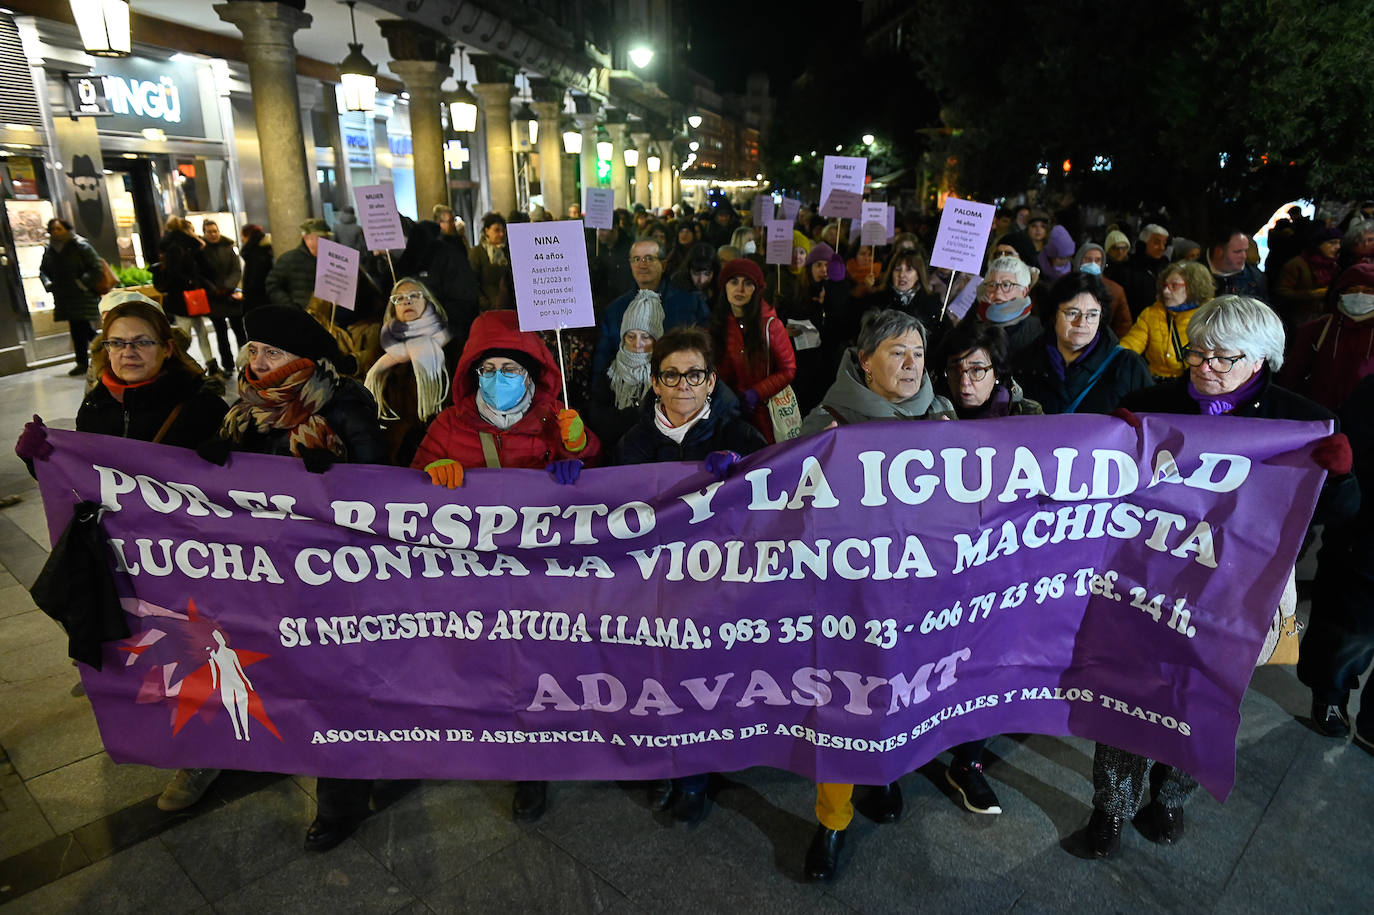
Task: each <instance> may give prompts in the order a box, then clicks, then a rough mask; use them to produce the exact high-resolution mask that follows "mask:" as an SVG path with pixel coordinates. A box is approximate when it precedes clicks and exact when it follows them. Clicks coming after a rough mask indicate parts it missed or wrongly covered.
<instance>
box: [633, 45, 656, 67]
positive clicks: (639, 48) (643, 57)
mask: <svg viewBox="0 0 1374 915" xmlns="http://www.w3.org/2000/svg"><path fill="white" fill-rule="evenodd" d="M653 59H654V49H653V48H650V47H646V46H645V45H636V46H635V47H633V48H630V63H632V64H634V65H635V66H636V67H638V68H639V69H641V70H643V69H644V68H645V67H647V66H649V62H650V61H652V60H653Z"/></svg>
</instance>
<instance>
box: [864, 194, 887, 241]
mask: <svg viewBox="0 0 1374 915" xmlns="http://www.w3.org/2000/svg"><path fill="white" fill-rule="evenodd" d="M887 210H888V205H887V204H885V203H865V204H863V205H862V206H861V207H860V208H859V220H860V223H861V225H860V228H859V244H861V245H884V244H887Z"/></svg>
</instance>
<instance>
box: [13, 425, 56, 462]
mask: <svg viewBox="0 0 1374 915" xmlns="http://www.w3.org/2000/svg"><path fill="white" fill-rule="evenodd" d="M52 450H53V449H52V442H49V441H48V427H47V426H45V425H43V418H42V417H40V416H39V415H38V414H37V413H35V414H33V422H28V423H24V431H23V432H21V433H19V441H17V442H15V443H14V453H15V454H17V455H19V457H20V458H21V459H23V460H25V461H35V460H37V461H46V460H47V459H48V455H50V454H52Z"/></svg>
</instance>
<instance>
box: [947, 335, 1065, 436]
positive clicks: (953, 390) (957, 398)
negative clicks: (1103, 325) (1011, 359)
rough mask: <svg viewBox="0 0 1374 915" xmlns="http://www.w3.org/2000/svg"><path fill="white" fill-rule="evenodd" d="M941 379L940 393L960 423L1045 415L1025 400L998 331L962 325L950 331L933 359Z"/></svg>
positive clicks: (1032, 401) (1035, 405)
mask: <svg viewBox="0 0 1374 915" xmlns="http://www.w3.org/2000/svg"><path fill="white" fill-rule="evenodd" d="M935 364H936V365H937V366H942V367H943V371H944V377H943V380H942V382H941V385H940V387H941V388H942V390H941V393H942V394H944V395H945V396H946V397H947V398H949V401H950V403H952V404H953V405H954V412H955V413H957V414H958V416H959V418H960V419H995V418H997V417H1000V416H1037V415H1040V414H1042V413H1044V412H1045V411H1044V410H1043V409H1042V408H1041V406H1040V404H1038V403H1036V402H1035V401H1034V400H1030V399H1029V398H1027V397H1026V396H1025V395H1024V394H1023V393H1022V391H1021V386H1020V385H1019V384H1017V383H1016V380H1015V379H1014V378H1013V377H1012V375H1011V367H1010V366H1009V365H1008V364H1007V335H1006V334H1005V333H1003V332H1002V329H1001V328H1000V327H994V326H992V325H989V324H981V323H979V322H977V321H965V322H963V323H962V324H960V325H959V326H958V327H956V328H955V329H954V330H952V331H950V334H949V336H948V337H946V338H945V342H944V344H943V345H942V346H941V347H940V349H939V351H938V354H937V356H936V359H935Z"/></svg>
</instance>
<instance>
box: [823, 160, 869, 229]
mask: <svg viewBox="0 0 1374 915" xmlns="http://www.w3.org/2000/svg"><path fill="white" fill-rule="evenodd" d="M867 169H868V160H867V159H865V158H864V157H862V156H826V157H825V170H824V171H822V172H821V215H822V216H824V217H825V218H826V219H858V218H859V204H860V202H862V200H863V196H864V172H865V171H867Z"/></svg>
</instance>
